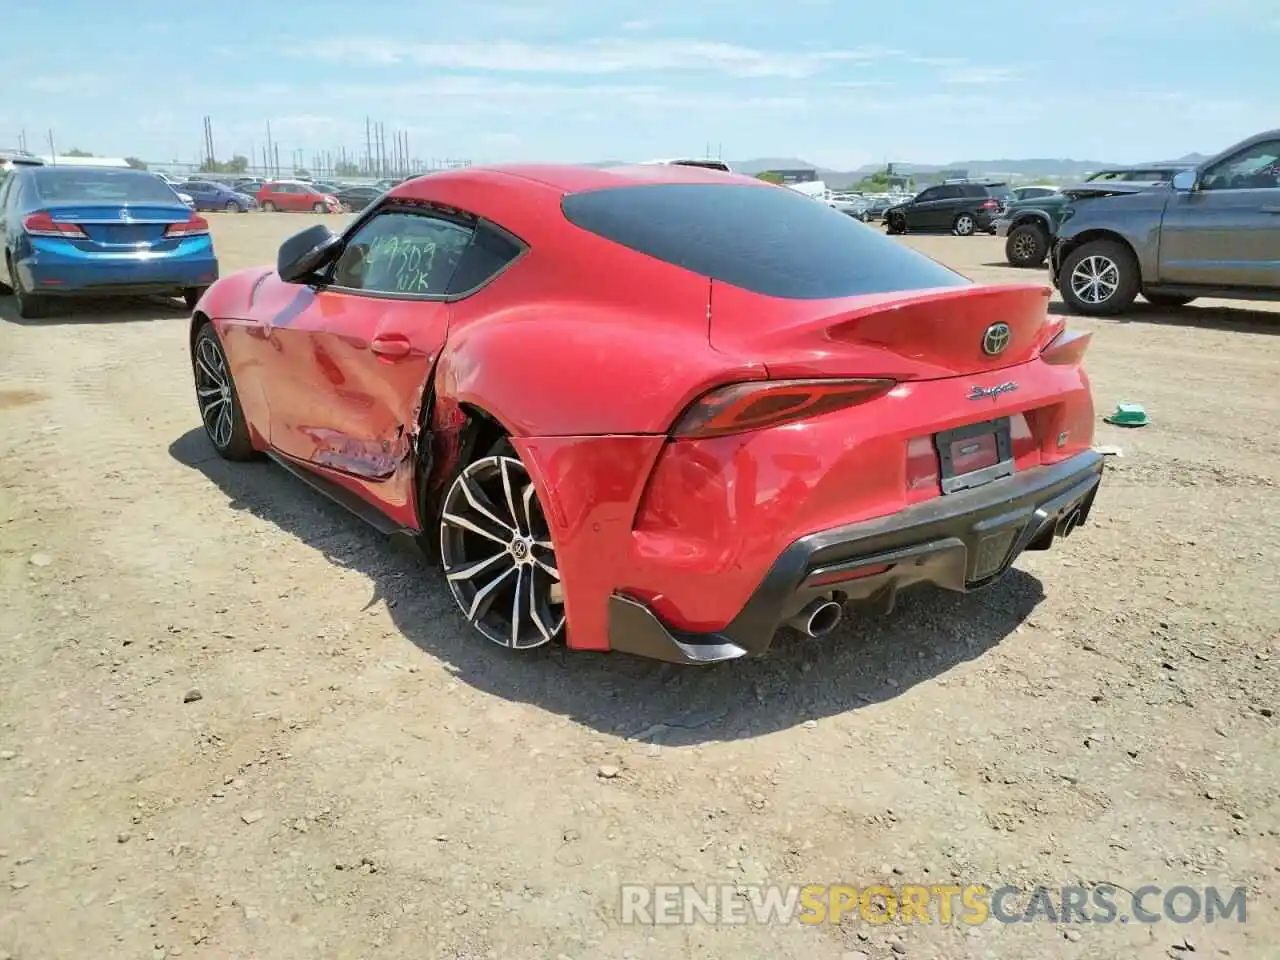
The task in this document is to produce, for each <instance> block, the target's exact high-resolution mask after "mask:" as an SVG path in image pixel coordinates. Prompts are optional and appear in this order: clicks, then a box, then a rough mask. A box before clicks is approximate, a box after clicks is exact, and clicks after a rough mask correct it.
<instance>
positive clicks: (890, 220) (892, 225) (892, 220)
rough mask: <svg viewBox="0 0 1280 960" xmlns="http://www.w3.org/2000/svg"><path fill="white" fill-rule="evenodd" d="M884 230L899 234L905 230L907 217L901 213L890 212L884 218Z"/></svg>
mask: <svg viewBox="0 0 1280 960" xmlns="http://www.w3.org/2000/svg"><path fill="white" fill-rule="evenodd" d="M884 222H885V228H886V229H885V232H886V233H891V234H900V233H906V232H907V218H906V217H905V216H903V215H902V214H901V213H891V214H889V215H888V216H886V217H885V218H884Z"/></svg>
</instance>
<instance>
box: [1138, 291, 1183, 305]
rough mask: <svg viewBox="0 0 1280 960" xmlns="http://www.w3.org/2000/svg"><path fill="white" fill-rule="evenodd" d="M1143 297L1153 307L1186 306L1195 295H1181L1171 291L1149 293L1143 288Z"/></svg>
mask: <svg viewBox="0 0 1280 960" xmlns="http://www.w3.org/2000/svg"><path fill="white" fill-rule="evenodd" d="M1142 299H1143V300H1145V301H1147V303H1149V304H1151V305H1152V306H1153V307H1185V306H1186V305H1187V304H1188V303H1190V302H1191V301H1192V300H1194V299H1195V297H1179V296H1175V295H1174V294H1171V293H1147V291H1145V290H1143V291H1142Z"/></svg>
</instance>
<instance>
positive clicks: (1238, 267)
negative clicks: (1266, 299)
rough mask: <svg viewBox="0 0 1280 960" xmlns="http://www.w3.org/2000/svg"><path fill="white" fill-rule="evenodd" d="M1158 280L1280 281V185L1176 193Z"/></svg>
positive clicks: (1258, 283) (1165, 228) (1164, 231)
mask: <svg viewBox="0 0 1280 960" xmlns="http://www.w3.org/2000/svg"><path fill="white" fill-rule="evenodd" d="M1160 280H1161V282H1163V283H1198V284H1211V285H1212V284H1216V285H1221V286H1233V287H1280V189H1277V188H1272V189H1261V190H1201V191H1196V192H1194V193H1187V192H1177V193H1173V194H1172V195H1171V196H1170V198H1169V202H1168V205H1167V206H1166V207H1165V216H1164V225H1163V228H1162V230H1161V234H1160Z"/></svg>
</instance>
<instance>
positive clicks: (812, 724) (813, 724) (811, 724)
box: [804, 720, 818, 730]
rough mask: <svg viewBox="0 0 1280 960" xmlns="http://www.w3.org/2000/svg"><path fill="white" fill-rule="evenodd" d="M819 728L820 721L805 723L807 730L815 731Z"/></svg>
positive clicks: (807, 721)
mask: <svg viewBox="0 0 1280 960" xmlns="http://www.w3.org/2000/svg"><path fill="white" fill-rule="evenodd" d="M817 726H818V721H817V720H806V721H805V722H804V728H805V729H806V730H813V729H815V728H816V727H817Z"/></svg>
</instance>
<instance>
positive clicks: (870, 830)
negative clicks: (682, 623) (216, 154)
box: [0, 214, 1280, 960]
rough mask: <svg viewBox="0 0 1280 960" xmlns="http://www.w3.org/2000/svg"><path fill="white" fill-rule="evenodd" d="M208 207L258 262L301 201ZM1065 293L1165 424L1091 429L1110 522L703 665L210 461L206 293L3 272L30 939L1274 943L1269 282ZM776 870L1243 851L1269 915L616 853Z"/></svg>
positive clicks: (992, 950)
mask: <svg viewBox="0 0 1280 960" xmlns="http://www.w3.org/2000/svg"><path fill="white" fill-rule="evenodd" d="M211 219H212V220H213V222H214V232H215V234H216V243H217V248H218V250H219V253H220V255H221V257H222V259H223V266H224V270H225V271H230V270H231V269H236V268H239V267H243V266H247V265H249V264H252V263H256V262H263V261H268V260H271V259H272V258H273V257H274V248H275V245H276V244H277V243H278V242H279V240H280V239H282V238H283V237H284V236H285V235H286V234H288V233H289V232H291V231H292V230H294V229H300V228H301V227H302V226H303V225H305V224H306V223H307V222H310V221H311V219H312V218H310V217H307V218H304V217H302V216H297V215H295V216H290V215H287V214H274V215H268V214H261V215H251V216H226V215H223V216H215V217H213V218H211ZM333 219H334V221H335V222H340V219H341V218H333ZM907 242H909V243H911V244H913V245H915V246H918V247H919V248H920V249H922V250H925V251H926V252H928V253H929V254H930V255H932V256H935V257H937V258H938V259H941V260H943V261H945V262H947V263H949V264H951V265H953V266H955V267H957V268H958V269H961V270H963V271H964V272H966V273H969V274H970V275H972V276H975V277H978V278H981V279H985V280H993V281H1021V280H1025V279H1028V278H1033V279H1041V278H1043V277H1044V274H1043V273H1042V272H1035V271H1033V272H1030V273H1027V272H1022V271H1015V270H1012V269H1008V268H1004V267H1001V266H999V261H1000V260H1001V249H1002V246H1001V241H998V240H996V239H994V238H989V237H973V238H966V239H961V238H952V237H937V238H910V239H908V241H907ZM1075 322H1079V323H1080V324H1081V325H1082V326H1087V327H1092V328H1094V329H1095V330H1096V336H1095V338H1094V345H1093V347H1092V351H1091V355H1090V358H1089V367H1090V370H1091V373H1092V376H1093V382H1094V387H1095V390H1096V394H1097V402H1098V409H1099V414H1101V413H1103V412H1105V410H1106V409H1109V408H1110V407H1111V406H1112V405H1113V404H1115V403H1116V402H1117V401H1120V400H1130V401H1136V402H1141V403H1143V404H1145V405H1146V407H1147V409H1148V411H1149V413H1150V414H1151V417H1152V421H1153V422H1152V424H1151V425H1150V426H1149V427H1146V428H1145V429H1141V430H1130V431H1124V430H1121V429H1119V428H1115V427H1110V426H1107V425H1105V424H1102V423H1101V422H1099V426H1098V436H1097V440H1098V442H1099V443H1100V444H1115V445H1119V446H1120V447H1122V448H1123V456H1122V457H1118V458H1113V459H1111V460H1109V470H1108V474H1107V476H1106V477H1105V480H1104V485H1103V487H1102V491H1101V494H1100V496H1099V499H1098V502H1097V506H1096V508H1095V511H1094V517H1093V522H1092V523H1091V524H1090V525H1089V526H1087V527H1084V528H1082V529H1081V531H1080V532H1079V533H1078V534H1076V535H1075V536H1073V537H1072V538H1071V539H1070V540H1069V541H1066V542H1064V543H1061V544H1060V545H1059V546H1058V547H1057V548H1056V549H1054V550H1053V551H1050V552H1048V553H1042V554H1033V555H1028V556H1026V557H1024V558H1023V559H1022V560H1020V561H1019V563H1018V564H1017V567H1016V569H1015V570H1013V571H1011V572H1010V574H1009V575H1008V576H1007V577H1006V578H1004V579H1003V580H1002V581H1001V582H1000V583H999V584H998V585H996V586H995V587H993V588H991V589H990V590H988V591H986V592H982V593H980V594H976V595H970V596H955V595H949V594H943V593H940V592H933V591H928V590H926V591H921V592H917V593H914V594H912V595H910V596H908V597H906V598H904V599H903V601H902V603H901V606H900V609H899V610H898V612H897V613H896V614H895V615H894V616H893V617H892V618H890V619H888V620H885V621H881V622H858V623H850V624H848V625H846V626H843V627H841V629H840V630H839V631H838V632H837V633H836V634H834V635H832V636H831V637H829V638H827V639H825V640H824V641H822V642H819V643H808V644H806V643H802V642H801V641H800V640H798V639H793V640H791V641H790V642H788V643H786V644H784V646H783V648H782V649H781V651H780V652H779V653H777V654H776V655H775V656H772V657H770V658H768V659H766V660H762V661H754V662H750V663H735V664H731V665H728V666H725V667H722V668H716V669H707V670H694V669H684V668H678V667H674V666H667V665H662V664H656V663H649V662H644V661H640V660H635V659H630V658H627V657H624V656H620V655H619V656H610V655H592V654H566V653H565V652H564V651H563V650H554V651H545V652H540V653H538V654H535V655H533V656H524V657H511V656H504V655H503V654H504V651H502V650H499V649H496V648H492V649H491V648H490V647H488V646H484V645H482V644H481V643H480V642H478V641H476V640H474V639H472V638H471V637H470V636H468V634H467V632H466V631H465V630H464V629H463V626H462V624H461V623H460V622H459V619H458V617H456V616H455V615H454V613H453V610H452V604H451V601H450V600H449V599H448V596H447V592H446V590H445V589H444V587H443V585H442V583H441V581H440V578H439V577H438V576H437V575H436V574H435V573H434V572H433V571H431V570H428V569H425V568H424V567H423V566H422V565H421V564H420V562H419V561H418V559H417V558H416V557H414V556H412V555H410V554H408V553H406V552H403V551H400V550H398V549H396V548H395V546H394V545H393V544H391V543H389V542H388V541H386V540H385V539H384V538H382V537H380V536H379V535H377V534H376V533H374V532H372V531H371V530H369V529H367V528H365V527H364V526H362V525H361V523H360V522H359V521H358V520H356V519H354V518H352V517H350V516H349V515H347V514H345V513H344V512H343V511H342V510H341V509H339V508H337V507H335V506H332V505H330V504H329V503H328V502H326V501H324V500H323V499H321V498H319V497H318V496H317V495H315V494H313V493H311V492H310V491H309V490H308V489H306V488H305V487H303V486H302V485H301V484H299V483H298V482H297V481H296V480H294V479H292V478H290V477H289V476H287V475H285V474H284V473H283V472H282V471H280V470H279V469H276V468H273V467H271V466H270V465H266V464H252V465H247V466H246V465H229V464H226V463H223V462H222V461H220V460H218V459H217V458H216V457H215V456H214V454H213V452H212V450H211V448H210V447H209V445H208V444H207V443H206V441H205V439H204V436H203V434H202V433H201V431H200V427H199V422H198V417H197V414H196V411H195V403H194V400H193V397H192V389H191V382H190V380H191V378H190V371H189V367H188V361H187V353H186V340H185V338H186V330H187V325H186V320H185V318H184V317H183V315H182V311H181V308H180V305H178V304H176V303H170V302H162V301H135V302H131V303H128V304H124V305H118V304H109V303H91V304H85V305H78V306H76V307H75V308H74V312H65V313H62V314H59V315H58V316H56V317H54V318H52V319H50V320H46V321H42V322H38V323H34V322H33V323H26V322H20V321H18V320H17V319H16V317H15V315H14V312H13V308H12V301H11V300H7V299H6V300H0V446H3V451H4V458H3V462H2V463H0V479H2V484H0V531H3V536H2V538H0V958H3V960H35V958H41V960H43V958H62V957H67V958H77V960H80V958H84V957H89V956H109V957H112V958H147V960H151V958H162V957H177V956H187V957H197V958H206V957H207V958H216V960H236V958H295V957H296V958H306V960H314V958H317V957H324V958H365V957H367V958H373V957H378V958H388V957H404V958H414V960H421V958H437V957H439V958H467V960H473V958H487V957H493V958H501V960H523V958H553V960H560V958H565V957H568V958H573V960H587V958H592V960H594V958H601V960H612V958H623V957H631V958H708V957H752V958H755V957H760V958H770V960H787V958H796V960H801V958H803V960H839V958H846V960H867V958H870V960H877V958H887V957H899V956H905V957H909V958H925V960H931V958H947V960H953V958H966V957H974V958H999V960H1006V958H1007V960H1026V958H1030V957H1035V958H1058V957H1063V958H1077V957H1091V958H1129V957H1134V958H1146V957H1165V956H1172V957H1182V958H1186V960H1196V958H1198V957H1216V956H1228V955H1229V956H1232V957H1237V958H1239V957H1246V958H1253V957H1259V958H1260V957H1276V956H1280V948H1277V946H1276V944H1278V943H1280V917H1278V914H1277V896H1278V894H1280V872H1277V871H1280V764H1278V761H1277V757H1278V756H1280V736H1278V734H1277V719H1276V718H1275V715H1274V710H1275V709H1276V707H1277V699H1280V698H1278V697H1277V690H1278V689H1280V683H1278V681H1277V661H1278V660H1280V632H1278V631H1280V588H1278V585H1277V573H1276V571H1277V569H1278V568H1280V512H1278V511H1277V509H1276V507H1277V489H1276V485H1277V478H1278V477H1280V467H1278V466H1277V464H1280V336H1278V335H1280V313H1277V311H1276V310H1275V309H1274V307H1266V308H1261V307H1260V308H1259V309H1256V310H1255V309H1247V308H1246V305H1243V304H1228V303H1212V302H1206V303H1205V304H1204V305H1197V306H1193V307H1190V308H1187V309H1185V310H1182V311H1177V312H1166V311H1159V310H1155V309H1153V308H1149V307H1145V306H1139V307H1136V308H1135V309H1134V310H1133V311H1132V313H1130V314H1129V315H1127V316H1125V317H1123V318H1120V319H1117V320H1114V321H1099V322H1088V321H1075ZM766 881H769V882H776V883H781V884H792V883H813V884H836V883H844V884H851V885H853V886H855V887H858V888H863V887H866V886H868V885H871V884H877V883H881V882H888V883H890V884H893V885H902V884H924V885H932V884H949V883H953V882H954V883H956V884H961V885H964V884H987V885H990V886H992V887H997V886H1000V885H1003V884H1012V885H1016V886H1019V887H1022V888H1027V889H1029V888H1031V887H1034V886H1036V885H1045V886H1047V887H1050V888H1060V887H1062V886H1064V885H1073V884H1092V883H1096V882H1102V881H1108V882H1112V883H1115V884H1117V885H1119V886H1121V887H1123V888H1127V889H1129V890H1134V889H1136V888H1137V887H1139V886H1141V885H1143V884H1154V885H1158V886H1160V887H1162V888H1166V889H1167V888H1171V887H1173V886H1176V885H1181V884H1185V885H1188V886H1191V887H1194V888H1198V889H1200V890H1203V889H1204V888H1205V887H1206V886H1207V885H1217V886H1218V887H1219V888H1234V887H1236V886H1241V887H1244V888H1246V890H1247V918H1246V922H1245V923H1243V924H1241V923H1238V922H1231V921H1225V922H1224V921H1223V920H1221V919H1219V920H1218V921H1217V922H1214V923H1207V922H1204V921H1203V920H1202V919H1196V920H1194V921H1193V922H1191V923H1187V924H1179V923H1174V922H1172V921H1170V920H1167V919H1166V920H1161V921H1160V922H1157V923H1137V922H1134V923H1129V924H1121V923H1113V924H1109V925H1100V924H1089V925H1081V924H1075V925H1071V926H1064V925H1061V924H1054V923H1051V922H1047V921H1045V920H1043V919H1042V920H1040V921H1039V922H1033V923H1014V924H1003V923H997V922H994V921H992V922H988V923H986V924H982V925H967V924H956V923H952V924H939V923H934V924H930V925H924V924H898V923H893V924H888V925H876V924H872V923H868V922H867V921H866V920H865V918H863V917H861V916H859V915H858V911H854V912H853V913H851V914H850V915H848V916H846V917H844V918H843V920H842V921H841V922H839V923H821V924H817V925H812V926H809V925H805V924H802V923H789V924H777V923H775V924H761V923H756V922H748V923H739V924H719V925H713V924H708V923H700V924H693V925H645V924H633V923H625V922H623V920H624V919H625V918H624V916H623V914H622V906H621V900H620V893H619V886H620V884H623V883H640V884H660V883H694V884H698V885H702V884H706V883H711V882H715V883H728V884H737V885H739V886H742V887H744V888H748V887H750V886H751V885H754V884H757V883H763V882H766ZM1024 899H1025V898H1024ZM1159 902H1160V898H1159V896H1158V895H1157V896H1156V897H1154V898H1152V899H1151V901H1150V903H1149V904H1148V906H1152V905H1154V906H1157V907H1158V904H1159ZM1122 912H1123V911H1122Z"/></svg>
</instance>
